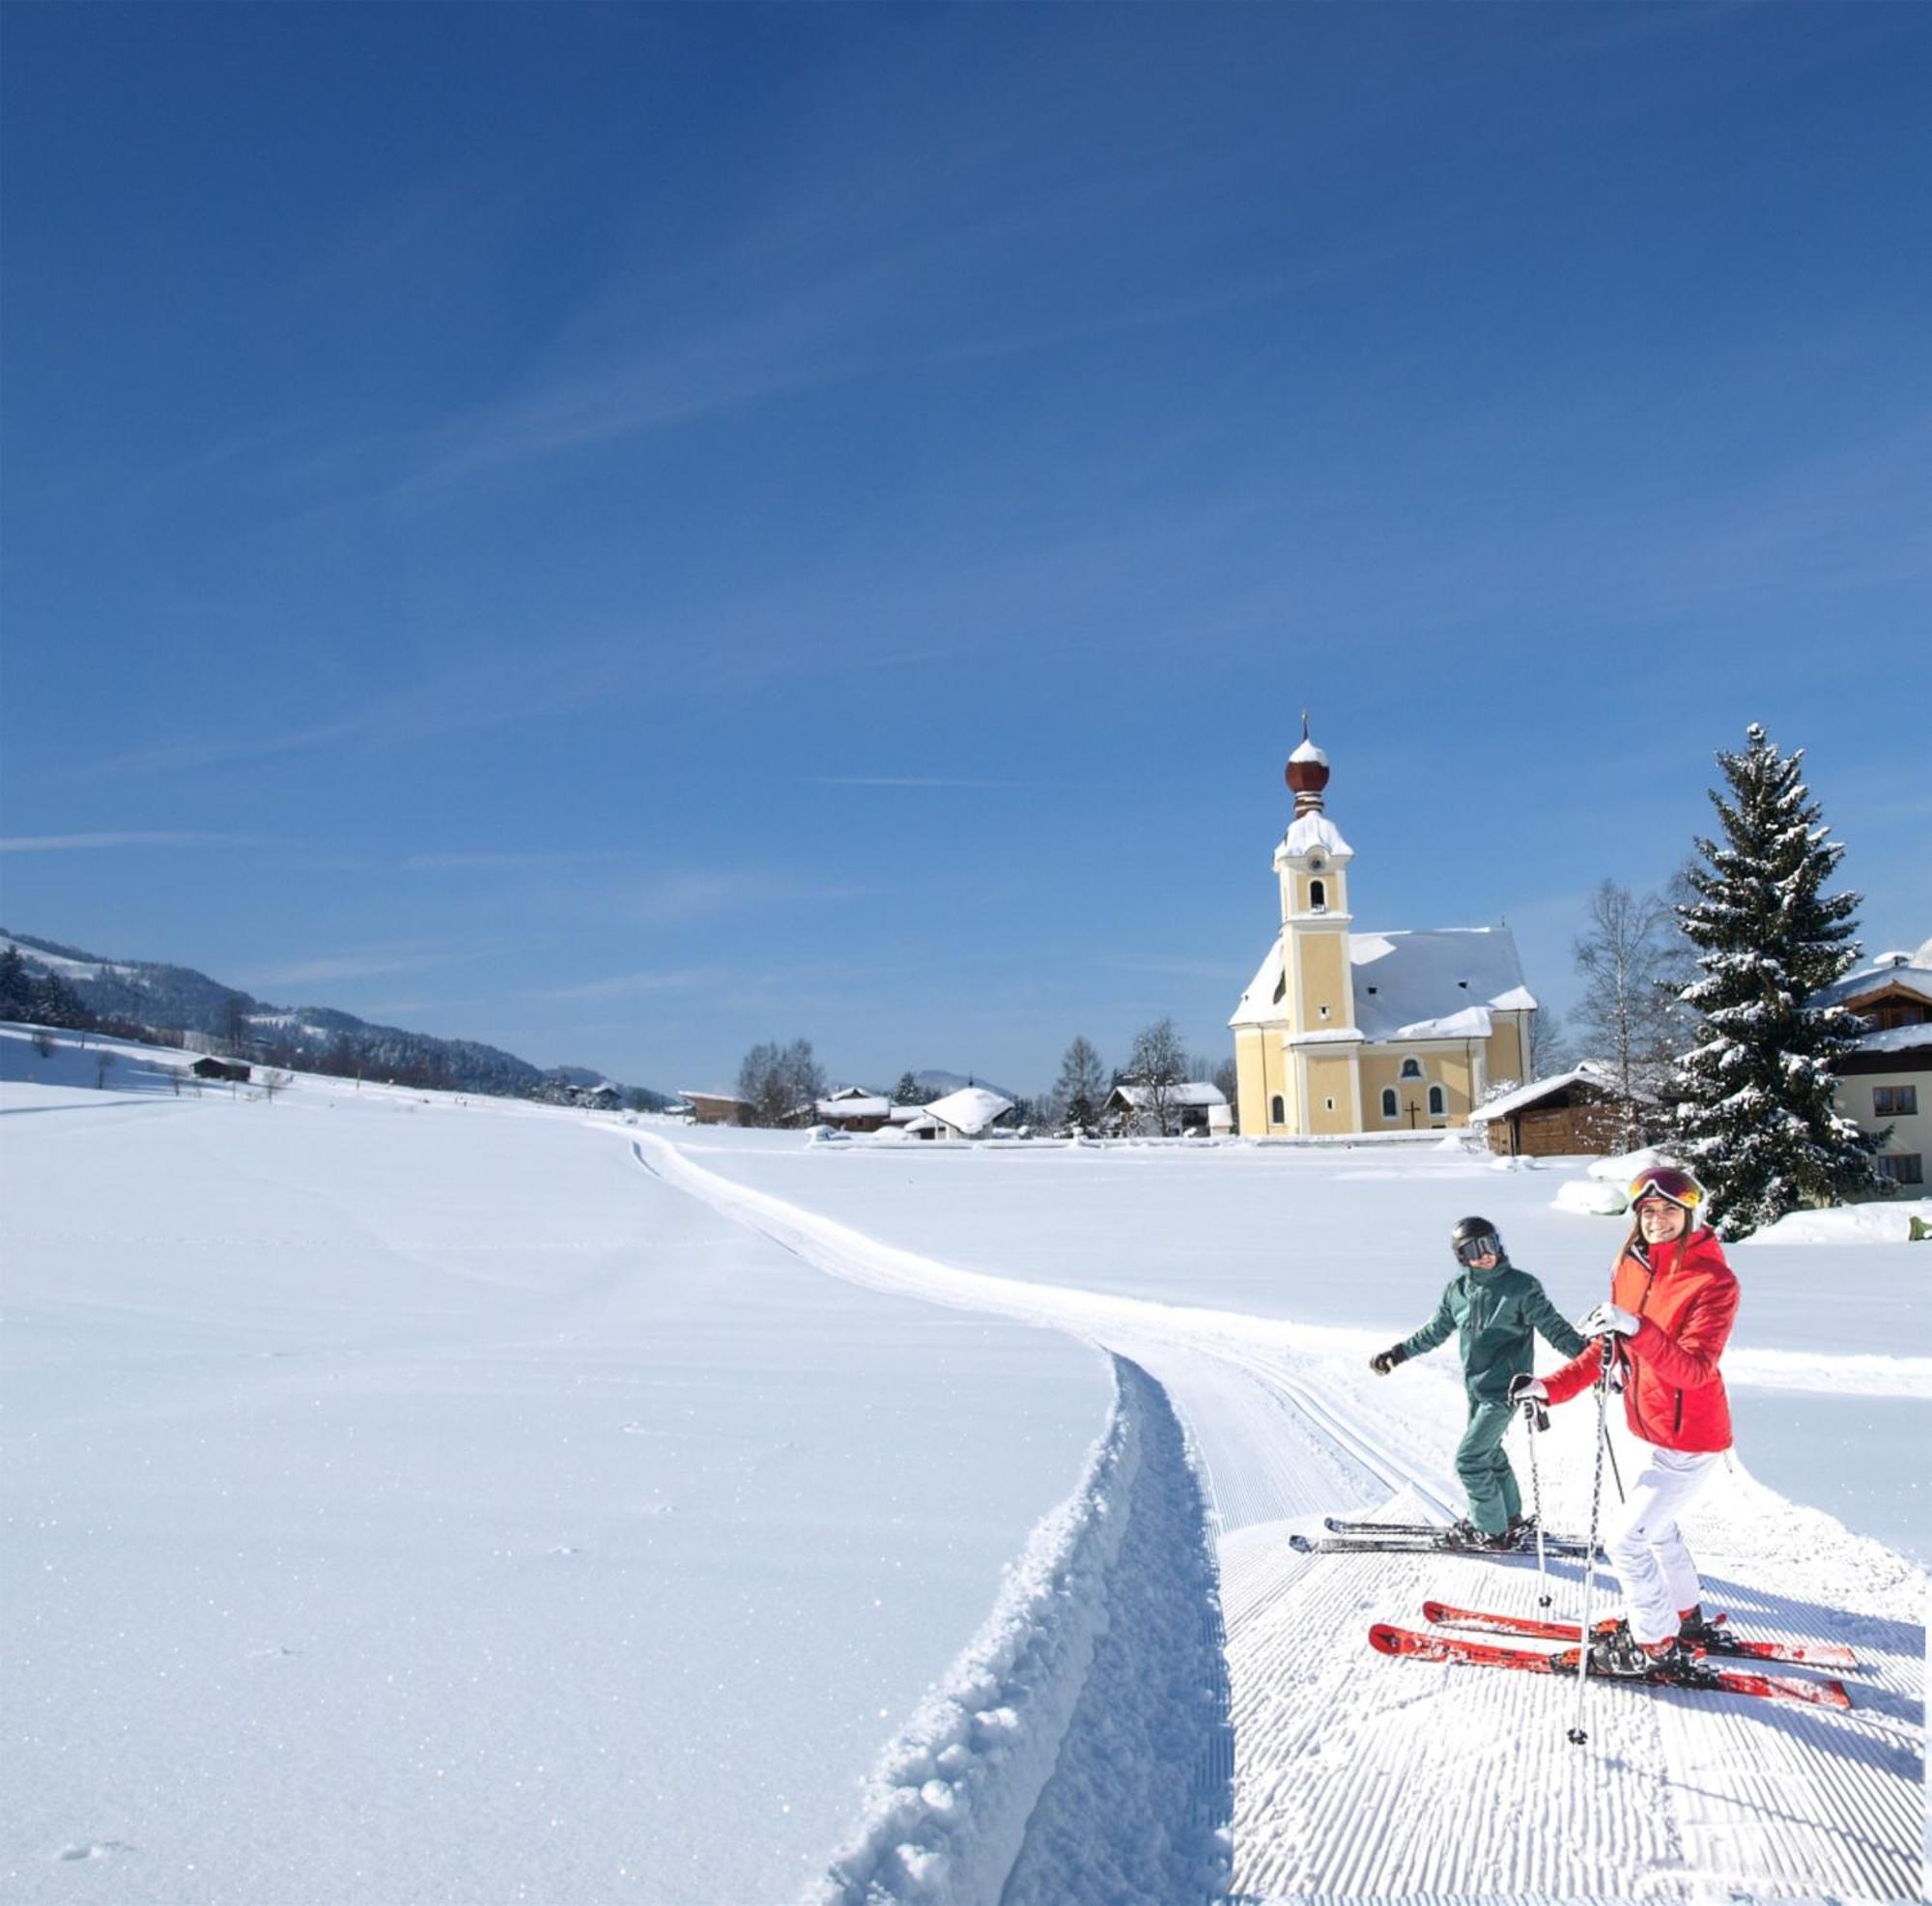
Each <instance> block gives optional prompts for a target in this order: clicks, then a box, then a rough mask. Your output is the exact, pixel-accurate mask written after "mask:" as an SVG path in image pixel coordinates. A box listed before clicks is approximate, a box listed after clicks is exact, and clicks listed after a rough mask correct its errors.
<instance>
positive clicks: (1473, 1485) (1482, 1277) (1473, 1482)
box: [1369, 1217, 1583, 1549]
mask: <svg viewBox="0 0 1932 1906" xmlns="http://www.w3.org/2000/svg"><path fill="white" fill-rule="evenodd" d="M1449 1245H1450V1249H1451V1250H1453V1251H1454V1252H1455V1253H1456V1262H1457V1263H1458V1264H1459V1265H1461V1266H1463V1270H1462V1273H1461V1274H1460V1275H1459V1276H1457V1277H1455V1278H1453V1279H1451V1280H1450V1284H1449V1288H1448V1289H1447V1290H1446V1291H1444V1292H1443V1293H1442V1302H1441V1304H1440V1305H1439V1306H1438V1307H1437V1309H1436V1312H1435V1316H1434V1317H1432V1318H1431V1319H1430V1320H1429V1322H1428V1323H1425V1324H1424V1325H1423V1326H1422V1328H1421V1329H1420V1330H1418V1331H1417V1332H1416V1333H1415V1334H1414V1335H1413V1336H1412V1337H1405V1338H1404V1339H1403V1340H1402V1342H1401V1343H1399V1344H1392V1345H1391V1346H1390V1347H1389V1348H1388V1349H1387V1350H1385V1351H1378V1353H1377V1354H1376V1355H1374V1356H1372V1357H1370V1359H1369V1368H1370V1369H1371V1370H1373V1371H1374V1372H1375V1373H1376V1375H1377V1376H1378V1377H1386V1376H1387V1375H1388V1374H1389V1372H1390V1371H1391V1370H1393V1369H1394V1368H1395V1367H1396V1365H1397V1364H1398V1363H1406V1362H1407V1361H1408V1359H1409V1358H1410V1357H1412V1356H1420V1355H1421V1354H1422V1353H1423V1352H1424V1351H1433V1350H1434V1349H1435V1346H1436V1345H1437V1344H1439V1343H1441V1342H1442V1340H1443V1339H1444V1338H1445V1337H1447V1336H1448V1334H1449V1333H1450V1331H1452V1330H1459V1331H1460V1332H1461V1345H1462V1351H1463V1387H1464V1388H1465V1389H1466V1390H1467V1391H1468V1393H1469V1423H1468V1427H1467V1428H1466V1429H1465V1430H1464V1431H1463V1440H1462V1441H1461V1442H1460V1443H1459V1444H1458V1445H1457V1448H1456V1473H1457V1474H1458V1475H1459V1476H1461V1477H1462V1479H1463V1488H1464V1489H1465V1490H1466V1491H1467V1492H1468V1494H1469V1518H1468V1521H1467V1522H1459V1523H1458V1524H1457V1525H1456V1526H1457V1533H1458V1534H1459V1535H1461V1536H1462V1538H1463V1540H1464V1541H1465V1542H1467V1543H1469V1544H1470V1545H1471V1546H1472V1547H1476V1548H1482V1549H1514V1548H1515V1547H1516V1546H1517V1545H1518V1544H1519V1543H1520V1542H1521V1541H1522V1540H1524V1538H1525V1537H1526V1536H1527V1535H1528V1533H1529V1524H1528V1523H1527V1522H1525V1521H1524V1520H1523V1514H1522V1494H1521V1492H1520V1490H1519V1489H1518V1488H1517V1484H1516V1471H1515V1470H1514V1469H1512V1468H1511V1467H1510V1460H1509V1458H1508V1457H1507V1456H1506V1455H1505V1454H1504V1453H1503V1436H1504V1433H1505V1432H1506V1431H1507V1430H1508V1429H1509V1426H1510V1417H1511V1415H1512V1414H1513V1413H1514V1409H1515V1406H1514V1405H1513V1404H1512V1403H1511V1402H1510V1396H1509V1387H1510V1380H1511V1379H1512V1378H1513V1377H1515V1376H1517V1375H1518V1374H1519V1373H1521V1374H1524V1375H1528V1374H1530V1373H1531V1372H1532V1369H1533V1366H1534V1363H1535V1348H1536V1347H1535V1341H1534V1338H1533V1336H1532V1332H1540V1333H1541V1334H1542V1336H1543V1339H1544V1341H1545V1342H1546V1343H1548V1344H1549V1345H1550V1346H1551V1347H1552V1348H1553V1349H1555V1350H1557V1351H1560V1352H1561V1353H1562V1354H1563V1355H1564V1356H1566V1357H1573V1356H1579V1355H1581V1354H1582V1351H1583V1339H1582V1338H1581V1337H1579V1336H1578V1335H1577V1332H1576V1331H1575V1330H1573V1329H1572V1328H1571V1327H1570V1325H1569V1324H1568V1323H1566V1322H1565V1321H1564V1318H1563V1315H1562V1313H1561V1312H1560V1311H1558V1310H1557V1308H1556V1306H1555V1305H1554V1304H1552V1303H1551V1302H1550V1301H1549V1299H1548V1297H1546V1296H1545V1295H1544V1294H1543V1286H1542V1285H1541V1284H1539V1283H1538V1282H1537V1281H1536V1279H1535V1278H1533V1277H1532V1276H1530V1274H1529V1273H1528V1271H1526V1270H1519V1269H1517V1267H1516V1266H1514V1265H1513V1264H1511V1263H1510V1261H1509V1258H1508V1256H1507V1255H1506V1254H1505V1252H1504V1250H1503V1240H1502V1237H1501V1236H1500V1234H1499V1233H1498V1232H1497V1230H1496V1228H1495V1226H1494V1225H1492V1223H1491V1222H1490V1221H1489V1219H1488V1218H1477V1217H1469V1218H1463V1220H1462V1222H1461V1223H1459V1224H1458V1225H1457V1226H1456V1228H1455V1230H1454V1231H1452V1232H1451V1233H1450V1234H1449Z"/></svg>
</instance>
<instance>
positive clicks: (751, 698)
mask: <svg viewBox="0 0 1932 1906" xmlns="http://www.w3.org/2000/svg"><path fill="white" fill-rule="evenodd" d="M0 36H3V37H0V53H4V61H0V73H4V88H5V95H4V101H0V103H4V107H5V119H4V152H0V156H4V172H0V190H4V203H0V212H4V222H3V223H0V269H4V321H5V322H4V330H3V331H0V348H4V362H0V371H4V379H5V394H6V400H7V401H6V412H7V415H6V448H5V463H4V469H3V470H0V480H4V491H0V503H4V558H5V567H4V573H0V589H3V590H4V595H0V608H4V614H5V651H4V659H3V660H0V668H3V669H4V673H0V803H4V814H0V834H4V836H5V837H6V851H5V853H4V854H0V920H4V922H5V924H6V925H8V926H10V927H12V928H14V930H17V931H24V932H30V933H38V934H43V935H45V936H49V937H52V938H55V939H59V940H65V941H69V942H72V943H76V944H79V945H82V946H86V947H89V948H91V949H93V950H95V951H99V952H103V953H116V954H124V955H130V956H139V957H149V958H163V959H172V960H178V961H182V962H184V963H186V964H190V965H195V966H199V967H201V968H203V969H204V970H207V971H209V972H212V973H214V974H216V975H218V976H219V977H221V978H223V979H226V980H229V981H233V982H235V983H238V984H241V985H245V986H247V987H249V988H250V989H251V990H253V991H256V992H257V993H259V994H261V995H262V996H263V997H265V998H269V999H272V1000H275V1001H277V1002H279V1003H285V1004H298V1003H315V1004H328V1005H336V1006H340V1007H343V1008H345V1009H347V1010H352V1011H355V1012H360V1013H363V1014H365V1015H366V1016H370V1017H375V1018H384V1019H391V1020H394V1021H397V1022H399V1023H403V1024H407V1025H411V1026H414V1027H418V1028H420V1029H422V1030H424V1031H429V1032H436V1033H442V1034H447V1035H461V1036H466V1037H472V1038H483V1039H488V1040H491V1041H493V1042H495V1043H498V1044H502V1045H507V1046H509V1047H510V1048H512V1049H513V1050H516V1051H518V1052H521V1053H523V1054H524V1055H525V1056H526V1057H528V1058H530V1059H533V1060H535V1061H537V1062H538V1063H540V1064H554V1063H565V1062H567V1063H575V1064H583V1065H590V1066H595V1067H601V1068H603V1069H605V1070H607V1071H609V1072H610V1073H611V1074H612V1075H613V1076H616V1077H620V1078H624V1079H626V1080H629V1081H632V1082H636V1083H648V1084H654V1085H659V1086H664V1087H676V1086H699V1085H703V1084H706V1083H708V1082H713V1081H718V1080H723V1079H727V1078H729V1077H730V1076H732V1075H733V1074H734V1073H735V1070H736V1067H737V1062H738V1059H739V1057H740V1055H741V1054H742V1053H743V1051H744V1050H745V1048H746V1047H747V1046H748V1045H749V1044H751V1043H752V1042H753V1040H756V1039H761V1038H792V1037H795V1036H799V1035H803V1036H805V1037H808V1038H811V1039H812V1040H813V1042H814V1044H815V1045H816V1047H817V1050H818V1053H819V1056H820V1057H821V1059H822V1060H823V1061H824V1062H825V1063H826V1065H827V1067H828V1068H829V1069H830V1070H831V1071H832V1072H833V1073H834V1074H835V1075H836V1076H839V1077H854V1078H862V1079H872V1080H890V1079H891V1078H893V1077H895V1076H896V1074H897V1073H898V1071H899V1070H901V1069H902V1068H904V1067H926V1066H937V1067H949V1068H952V1069H955V1070H959V1071H968V1070H971V1071H975V1072H977V1073H979V1074H980V1075H982V1076H988V1077H992V1078H994V1079H998V1080H1001V1081H1003V1082H1006V1083H1009V1084H1011V1085H1014V1086H1017V1087H1019V1088H1022V1089H1027V1088H1031V1087H1035V1086H1037V1085H1040V1084H1043V1083H1044V1082H1046V1081H1047V1080H1048V1079H1049V1078H1050V1077H1051V1076H1052V1074H1053V1072H1054V1070H1055V1069H1056V1067H1057V1065H1058V1060H1059V1055H1060V1053H1061V1051H1062V1049H1063V1048H1064V1047H1065V1043H1066V1041H1067V1039H1068V1038H1071V1036H1072V1035H1073V1034H1075V1033H1085V1034H1086V1035H1087V1036H1088V1037H1090V1038H1093V1039H1094V1041H1095V1042H1096V1043H1097V1044H1098V1045H1099V1047H1100V1049H1101V1051H1102V1053H1103V1055H1104V1056H1105V1057H1107V1058H1108V1059H1110V1060H1113V1059H1118V1058H1120V1057H1122V1056H1123V1054H1124V1050H1125V1046H1126V1044H1127V1042H1128V1040H1129V1038H1130V1037H1131V1035H1132V1033H1133V1031H1134V1029H1135V1028H1136V1027H1137V1026H1139V1025H1141V1024H1143V1023H1145V1022H1146V1021H1147V1020H1148V1019H1150V1018H1151V1017H1153V1016H1155V1015H1156V1014H1158V1013H1160V1012H1163V1011H1171V1012H1173V1013H1174V1014H1175V1016H1176V1017H1177V1019H1178V1020H1179V1023H1180V1025H1181V1027H1182V1029H1183V1031H1184V1032H1185V1033H1186V1034H1187V1036H1188V1038H1189V1040H1190V1042H1191V1043H1192V1044H1193V1045H1194V1046H1195V1047H1196V1048H1197V1049H1199V1050H1201V1051H1204V1052H1206V1053H1208V1054H1210V1055H1213V1056H1220V1055H1221V1054H1223V1053H1224V1052H1225V1051H1226V1050H1227V1046H1228V1038H1227V1034H1226V1032H1225V1030H1224V1022H1225V1019H1226V1017H1227V1014H1228V1013H1229V1011H1231V1010H1232V1009H1233V1007H1234V1004H1235V1001H1236V997H1237V995H1238V993H1239V991H1240V988H1241V986H1242V985H1243V984H1244V983H1245V982H1246V981H1247V979H1248V977H1249V975H1250V974H1251V972H1252V971H1253V969H1254V967H1255V966H1256V965H1257V964H1258V962H1259V960H1260V958H1261V955H1262V953H1264V950H1265V948H1266V945H1267V942H1268V940H1269V938H1270V937H1271V935H1272V933H1273V931H1274V928H1275V924H1276V922H1275V907H1276V900H1275V894H1274V887H1273V879H1272V875H1271V873H1270V871H1269V865H1268V862H1269V855H1270V852H1271V850H1272V846H1273V843H1274V841H1275V840H1276V839H1278V838H1279V835H1280V833H1281V830H1282V828H1283V826H1284V825H1285V824H1286V820H1287V818H1288V796H1287V793H1286V791H1285V789H1284V788H1283V786H1282V783H1281V769H1282V764H1283V761H1284V759H1285V757H1286V755H1287V753H1288V751H1289V749H1290V748H1291V747H1292V746H1293V743H1294V742H1295V740H1296V739H1297V738H1298V735H1299V722H1298V711H1299V710H1300V709H1301V708H1302V707H1303V706H1304V705H1305V706H1307V707H1309V708H1310V709H1311V710H1312V712H1313V716H1314V724H1315V731H1316V735H1317V738H1318V739H1319V740H1320V741H1321V743H1322V744H1323V745H1324V746H1325V747H1326V748H1327V750H1328V751H1329V754H1330V755H1331V757H1332V758H1333V761H1334V767H1335V778H1334V782H1333V784H1332V786H1331V789H1330V803H1329V806H1330V811H1331V813H1332V814H1333V815H1334V816H1335V818H1336V819H1337V821H1338V822H1339V823H1340V825H1341V826H1342V828H1343V830H1344V831H1345V832H1346V833H1347V834H1348V835H1349V837H1350V839H1351V841H1352V842H1353V844H1354V846H1355V848H1356V851H1357V860H1356V867H1355V873H1354V885H1353V896H1354V904H1355V912H1356V916H1357V920H1358V924H1359V925H1361V926H1362V927H1364V928H1374V927H1387V926H1438V925H1464V924H1480V923H1485V922H1489V921H1492V920H1494V919H1496V918H1498V917H1506V918H1507V919H1508V920H1509V922H1510V923H1511V925H1512V926H1513V927H1514V928H1515V929H1516V931H1517V934H1518V938H1519V941H1520V947H1521V950H1522V953H1523V955H1524V963H1525V966H1526V968H1527V972H1528V977H1529V980H1530V982H1531V984H1532V986H1533V987H1535V988H1536V990H1537V991H1538V992H1539V993H1541V994H1543V995H1544V996H1545V997H1547V998H1548V999H1550V1000H1551V1001H1553V1002H1555V1003H1556V1004H1558V1005H1563V1004H1565V1003H1567V1001H1568V1000H1569V998H1570V997H1571V996H1572V994H1573V993H1574V990H1575V981H1574V977H1573V975H1572V972H1571V970H1570V960H1569V947H1570V942H1571V940H1572V939H1573V937H1574V936H1575V934H1576V932H1577V929H1578V926H1579V925H1580V918H1581V908H1582V903H1583V899H1584V896H1586V895H1587V893H1588V892H1589V890H1590V889H1591V888H1592V887H1593V886H1594V885H1595V884H1596V882H1597V881H1599V880H1600V879H1602V878H1604V877H1605V876H1606V875H1607V876H1610V877H1613V878H1615V879H1618V880H1621V881H1624V882H1626V883H1629V884H1632V885H1637V886H1643V885H1650V884H1655V883H1657V882H1659V881H1661V880H1662V879H1663V878H1664V877H1665V876H1666V875H1667V874H1668V873H1669V871H1670V869H1671V868H1672V867H1673V866H1674V865H1676V863H1677V862H1678V861H1680V860H1681V859H1682V858H1683V857H1684V855H1685V853H1686V851H1687V850H1688V847H1689V843H1690V837H1691V835H1692V833H1693V832H1694V831H1696V830H1698V829H1700V828H1702V827H1704V826H1705V825H1706V824H1707V821H1708V809H1707V808H1706V806H1705V803H1704V800H1703V790H1704V788H1705V787H1707V786H1708V785H1709V784H1710V783H1711V782H1712V780H1713V779H1714V769H1713V765H1712V754H1713V752H1714V750H1716V749H1718V748H1719V747H1726V746H1732V747H1734V746H1737V745H1739V743H1740V741H1741V739H1742V735H1743V731H1744V728H1745V726H1746V725H1747V723H1748V722H1750V721H1752V720H1760V721H1763V722H1764V723H1765V724H1766V725H1768V726H1769V727H1770V729H1771V731H1772V733H1773V735H1774V737H1775V738H1776V740H1778V741H1779V742H1780V743H1781V744H1782V745H1784V746H1786V747H1793V746H1804V747H1805V748H1807V749H1808V751H1809V753H1808V759H1807V766H1808V770H1809V774H1810V778H1811V781H1812V784H1813V786H1814V788H1815V790H1816V791H1817V793H1818V794H1819V795H1820V797H1821V798H1822V799H1823V800H1824V802H1825V804H1826V810H1827V814H1828V817H1829V818H1830V819H1831V820H1832V822H1833V824H1834V826H1835V828H1836V830H1837V832H1838V834H1839V835H1840V836H1841V837H1842V838H1843V839H1846V840H1847V841H1848V842H1849V843H1850V852H1849V854H1848V856H1847V859H1846V862H1845V873H1846V877H1847V879H1848V880H1849V881H1850V882H1851V883H1852V884H1854V885H1856V886H1858V887H1859V888H1861V890H1862V891H1863V892H1864V893H1865V895H1866V896H1867V898H1866V903H1865V908H1864V913H1863V927H1864V936H1865V940H1866V944H1867V946H1868V947H1869V948H1871V949H1872V950H1877V949H1879V948H1881V947H1890V946H1896V945H1908V946H1916V945H1917V944H1918V942H1919V941H1920V940H1922V939H1923V938H1924V937H1925V936H1926V935H1927V934H1928V933H1932V871H1929V870H1928V869H1932V856H1928V855H1927V853H1926V851H1925V841H1926V837H1927V831H1928V823H1932V774H1928V772H1927V770H1926V768H1925V765H1924V762H1925V757H1926V750H1925V743H1924V737H1923V732H1922V730H1923V712H1924V708H1925V706H1926V700H1925V697H1926V691H1927V689H1928V687H1929V686H1932V666H1928V659H1929V658H1932V642H1928V640H1927V627H1928V614H1927V611H1928V605H1932V578H1928V568H1929V567H1932V564H1928V537H1927V525H1928V492H1932V474H1929V473H1932V299H1928V290H1929V289H1932V286H1928V277H1932V266H1928V247H1927V245H1926V243H1925V227H1924V208H1925V206H1926V204H1927V203H1928V202H1932V178H1928V171H1932V167H1928V163H1927V158H1928V137H1927V133H1926V130H1925V126H1926V121H1925V116H1924V111H1923V102H1924V100H1925V99H1926V98H1927V97H1928V93H1932V14H1927V13H1926V12H1925V11H1924V10H1923V9H1917V8H1907V7H1833V8H1810V7H1804V6H1782V7H1767V8H1755V7H1734V6H1724V7H1718V8H1708V9H1706V8H1668V9H1662V8H1612V9H1590V8H1582V7H1565V8H1550V9H1527V10H1517V9H1512V8H1508V7H1484V8H1466V9H1463V8H1455V7H1447V6H1432V7H1427V8H1422V9H1406V8H1403V7H1399V6H1383V7H1374V8H1354V9H1345V8H1337V7H1313V6H1310V7H1301V8H1289V7H1281V8H1219V7H1189V8H1182V9H1173V10H1169V9H1164V8H1160V7H1128V8H1109V7H1078V8H1058V7H1053V8H967V9H961V10H948V9H941V8H918V9H906V10H898V9H893V8H886V7H853V8H840V7H803V8H790V7H787V8H780V9H772V10H764V9H757V8H749V7H729V8H727V7H678V8H669V9H665V10H662V11H659V10H653V9H649V8H642V7H608V8H606V7H596V6H570V7H550V6H534V5H531V6H510V7H482V6H471V7H424V8H412V7H409V6H384V7H311V6H299V5H294V6H278V7H213V6H203V7H175V6H169V5H164V4H160V5H143V6H135V7H118V6H97V7H72V6H66V5H61V6H52V7H43V6H35V5H31V4H14V5H10V6H9V7H7V8H6V9H5V10H4V14H0Z"/></svg>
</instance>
